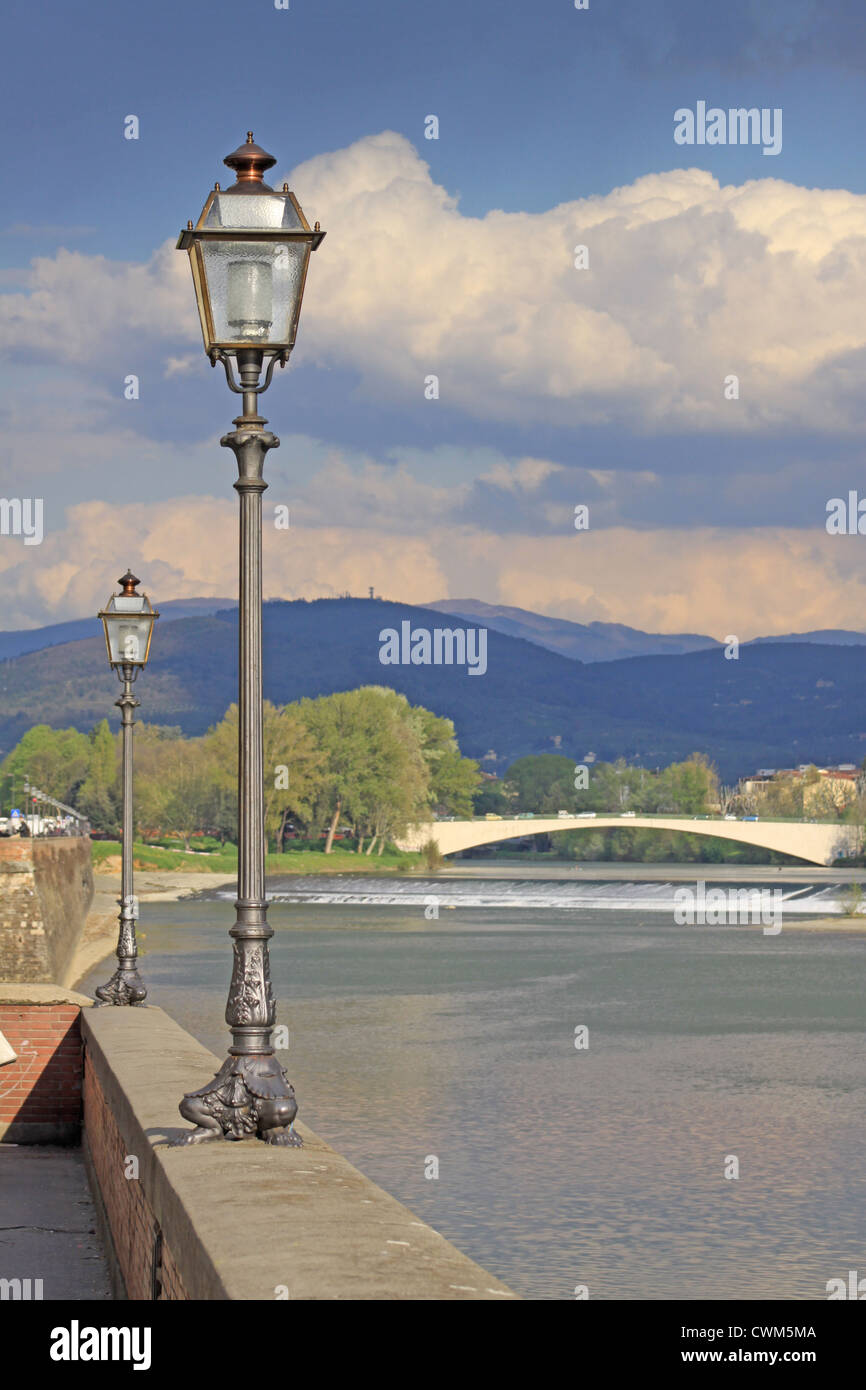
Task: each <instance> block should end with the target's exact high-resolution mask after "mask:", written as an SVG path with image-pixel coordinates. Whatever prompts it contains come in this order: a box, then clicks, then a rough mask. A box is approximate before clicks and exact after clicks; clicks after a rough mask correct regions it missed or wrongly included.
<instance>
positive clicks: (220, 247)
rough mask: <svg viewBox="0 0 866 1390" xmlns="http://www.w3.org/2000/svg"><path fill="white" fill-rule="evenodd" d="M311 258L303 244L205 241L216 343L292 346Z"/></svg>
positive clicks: (298, 242)
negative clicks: (307, 266)
mask: <svg viewBox="0 0 866 1390" xmlns="http://www.w3.org/2000/svg"><path fill="white" fill-rule="evenodd" d="M250 201H251V202H255V199H250ZM308 255H309V244H308V243H307V242H302V241H291V242H276V243H271V242H266V241H218V242H216V241H204V242H202V256H203V259H204V268H205V276H206V278H207V291H208V296H209V299H210V308H211V316H212V318H213V326H214V340H215V341H216V342H218V343H250V344H252V345H254V346H258V347H262V346H266V345H267V344H268V343H288V342H290V341H291V332H292V325H293V323H294V321H295V314H296V310H297V306H298V298H299V296H300V293H301V285H302V283H303V273H304V265H305V263H306V259H307V256H308Z"/></svg>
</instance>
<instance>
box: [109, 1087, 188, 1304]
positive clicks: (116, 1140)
mask: <svg viewBox="0 0 866 1390" xmlns="http://www.w3.org/2000/svg"><path fill="white" fill-rule="evenodd" d="M84 1129H85V1151H86V1154H87V1159H88V1165H89V1167H90V1168H91V1170H92V1173H93V1177H94V1178H95V1184H96V1186H97V1187H98V1189H99V1195H100V1198H101V1208H102V1210H101V1213H100V1215H101V1217H102V1224H103V1228H104V1230H103V1240H104V1242H105V1243H106V1244H107V1243H108V1241H109V1240H110V1242H111V1246H112V1255H113V1258H114V1261H115V1262H116V1264H117V1267H118V1269H119V1271H120V1275H121V1277H122V1279H123V1283H124V1286H125V1288H126V1294H127V1297H128V1298H131V1299H136V1300H144V1301H150V1300H152V1299H154V1298H156V1299H158V1300H160V1301H164V1300H172V1299H184V1298H186V1297H187V1294H186V1292H185V1290H184V1287H183V1281H182V1279H181V1277H180V1274H179V1272H178V1269H177V1265H176V1263H175V1260H174V1256H173V1255H172V1253H171V1250H170V1248H169V1245H168V1242H167V1241H166V1240H165V1238H164V1236H163V1235H162V1232H161V1231H160V1229H159V1223H158V1222H157V1220H156V1218H155V1217H154V1214H153V1212H152V1211H151V1208H150V1206H149V1204H148V1201H147V1197H146V1195H145V1192H144V1188H143V1186H142V1183H141V1181H140V1180H139V1178H138V1177H136V1176H132V1174H133V1173H134V1167H133V1165H132V1164H131V1163H130V1159H131V1158H135V1157H136V1156H135V1155H130V1154H128V1153H127V1152H126V1147H125V1145H124V1143H123V1141H122V1139H121V1136H120V1131H119V1130H118V1128H117V1124H116V1123H115V1118H114V1115H113V1114H112V1112H111V1109H110V1107H109V1106H108V1105H107V1104H106V1101H105V1096H104V1094H103V1090H102V1087H101V1085H100V1083H99V1078H98V1076H97V1074H96V1069H95V1068H94V1067H92V1066H87V1067H86V1068H85V1074H84Z"/></svg>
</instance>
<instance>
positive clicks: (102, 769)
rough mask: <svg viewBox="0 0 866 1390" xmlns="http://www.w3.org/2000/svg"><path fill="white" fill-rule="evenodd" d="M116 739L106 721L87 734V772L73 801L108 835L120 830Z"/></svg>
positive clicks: (93, 824)
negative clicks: (88, 747)
mask: <svg viewBox="0 0 866 1390" xmlns="http://www.w3.org/2000/svg"><path fill="white" fill-rule="evenodd" d="M118 742H119V741H118V740H117V739H116V738H115V736H114V734H112V732H111V729H110V728H109V726H108V720H107V719H102V720H100V722H99V723H98V724H97V725H96V728H95V729H93V730H92V731H91V733H90V735H89V744H90V749H89V757H88V763H87V774H86V776H85V778H84V781H83V782H82V784H81V786H80V788H79V790H78V795H77V798H76V802H75V805H76V809H77V810H79V811H81V812H83V814H84V815H85V816H87V819H88V820H89V821H90V824H91V825H92V826H94V828H95V829H97V830H101V831H103V832H104V833H106V834H108V835H118V834H119V833H120V796H119V789H118V766H117V762H118Z"/></svg>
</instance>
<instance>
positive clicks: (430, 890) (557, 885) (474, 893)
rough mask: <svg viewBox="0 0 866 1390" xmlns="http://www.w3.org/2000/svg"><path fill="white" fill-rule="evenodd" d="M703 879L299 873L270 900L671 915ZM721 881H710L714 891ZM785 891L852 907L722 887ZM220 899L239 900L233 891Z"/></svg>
mask: <svg viewBox="0 0 866 1390" xmlns="http://www.w3.org/2000/svg"><path fill="white" fill-rule="evenodd" d="M703 882H704V881H703V880H702V879H701V876H700V874H699V873H697V874H696V875H695V878H694V881H693V883H691V884H690V883H688V882H686V883H684V882H683V881H682V880H680V881H679V882H676V883H673V882H670V883H667V882H660V883H659V882H652V883H650V882H644V883H642V882H640V880H639V879H637V880H635V881H633V882H626V883H623V882H616V883H601V882H599V883H575V882H562V881H559V880H550V881H548V882H545V881H541V882H539V880H538V879H519V878H516V879H507V880H503V881H492V882H491V881H486V880H476V881H473V880H471V879H462V880H460V881H458V882H454V881H452V880H448V881H443V880H442V879H436V878H429V879H416V878H413V879H412V880H411V881H404V882H397V883H395V882H392V881H391V880H384V879H374V880H373V881H372V882H371V880H370V878H369V877H368V876H367V875H356V876H354V877H353V876H351V875H340V876H334V877H333V878H321V877H319V876H315V877H314V876H310V877H309V878H298V879H292V880H290V881H284V882H283V883H277V884H275V885H274V886H273V891H271V892H270V893H269V894H268V900H269V901H270V902H276V903H304V904H310V905H311V904H317V903H318V904H327V905H332V906H340V905H344V906H347V907H415V908H429V907H432V906H435V907H436V908H437V909H438V910H439V911H448V910H452V909H457V908H473V907H474V908H493V909H496V908H522V909H532V908H537V909H549V908H558V909H560V910H565V911H573V912H580V911H590V910H592V911H597V910H599V909H605V908H608V909H611V910H619V911H621V912H665V913H672V912H674V910H675V908H676V907H677V904H678V903H681V901H682V899H681V898H678V897H677V894H678V893H681V892H682V890H683V889H684V888H691V889H692V891H697V889H698V886H699V885H700V884H702V883H703ZM718 888H719V885H717V884H716V885H709V884H708V885H706V891H707V892H708V893H709V892H710V891H712V890H714V889H718ZM762 890H763V891H764V892H768V891H771V892H773V893H778V894H779V897H778V899H776V901H778V902H779V903H780V904H781V906H782V909H783V911H784V913H785V915H786V916H787V915H789V914H795V913H796V914H797V915H798V916H801V915H802V916H811V917H814V916H831V915H836V914H843V913H846V912H848V911H849V910H850V909H849V908H848V907H847V906H846V904H845V900H844V896H842V897H840V894H844V886H841V885H837V884H831V885H829V886H823V887H822V886H819V885H817V884H808V883H807V884H802V883H801V884H798V885H796V886H793V885H791V884H787V885H786V884H784V883H782V884H780V883H778V882H772V881H771V880H770V879H769V878H768V880H767V883H766V884H756V883H749V884H748V885H740V884H732V883H730V882H728V883H726V884H725V885H724V887H723V888H722V889H721V891H722V892H723V893H724V894H725V897H726V900H727V898H728V895H729V894H731V893H734V894H736V893H740V894H742V893H745V892H748V893H750V894H756V895H757V894H760V893H761V891H762ZM219 896H220V897H223V898H226V899H231V898H233V897H234V894H233V893H232V892H229V891H228V890H226V891H224V892H222V893H220V894H219Z"/></svg>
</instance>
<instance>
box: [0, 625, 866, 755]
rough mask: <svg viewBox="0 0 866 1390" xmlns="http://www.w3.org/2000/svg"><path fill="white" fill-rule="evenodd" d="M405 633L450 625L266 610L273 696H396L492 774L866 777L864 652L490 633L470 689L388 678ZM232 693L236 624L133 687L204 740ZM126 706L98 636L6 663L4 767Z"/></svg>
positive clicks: (202, 636)
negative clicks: (570, 769)
mask: <svg viewBox="0 0 866 1390" xmlns="http://www.w3.org/2000/svg"><path fill="white" fill-rule="evenodd" d="M404 620H408V621H409V622H410V623H412V624H413V625H414V626H416V627H419V626H424V627H427V628H434V627H437V626H439V627H441V626H443V619H442V614H441V612H438V611H436V610H430V609H422V608H414V607H410V606H409V605H406V604H394V603H386V602H383V601H382V600H373V601H370V600H369V599H318V600H315V601H313V602H305V601H303V600H299V601H295V602H291V603H287V602H271V603H267V604H266V605H265V609H264V640H265V695H266V697H267V698H268V699H271V700H273V701H275V702H283V701H288V700H295V699H298V698H299V697H301V696H303V695H321V694H326V693H329V692H330V691H334V690H348V689H352V688H354V687H355V686H358V685H362V684H373V685H389V686H392V687H393V688H394V689H396V690H401V691H403V693H405V694H406V695H407V696H408V698H409V699H410V700H411V701H412V702H413V703H416V704H423V705H426V706H428V707H429V708H430V709H432V710H434V711H435V712H436V713H437V714H441V715H446V716H448V717H449V718H451V719H453V720H454V723H455V726H456V728H457V733H458V737H459V740H460V745H461V748H462V750H463V752H464V753H467V754H468V755H470V756H472V757H476V758H479V759H480V760H482V766H484V767H485V768H487V769H489V770H490V771H502V770H503V769H504V768H505V767H507V766H508V764H509V763H510V762H512V761H513V760H514V759H515V758H517V757H520V756H522V755H523V754H526V753H541V752H550V751H554V750H556V751H561V752H563V753H564V754H566V755H567V756H569V757H574V759H575V761H581V760H582V759H583V758H584V755H585V754H586V753H588V752H593V753H595V754H596V756H597V757H598V758H604V759H610V758H615V757H617V756H619V755H622V756H624V757H627V758H630V759H635V760H638V761H640V762H641V763H643V764H644V765H646V766H649V767H655V766H659V765H663V764H665V763H667V762H670V761H672V760H674V759H679V758H682V757H685V756H687V755H688V754H689V753H690V752H692V751H694V750H696V749H698V750H701V751H704V752H706V753H708V754H709V755H710V756H711V757H712V758H713V759H714V761H715V762H716V763H717V764H718V767H719V770H720V772H721V773H722V775H723V777H725V779H727V780H731V779H733V778H735V777H736V776H738V775H740V774H741V773H746V772H749V771H753V770H754V769H755V768H756V767H758V766H775V767H784V766H790V765H791V764H792V763H798V762H806V761H812V760H815V761H818V762H823V763H827V762H839V761H849V762H858V763H859V762H860V761H861V759H862V758H863V756H864V754H866V659H864V653H863V652H862V650H861V649H860V648H859V647H857V646H825V645H817V644H810V643H802V642H801V643H788V644H786V643H775V642H772V643H755V644H752V645H749V646H744V647H742V648H741V649H740V657H739V660H738V661H727V660H725V658H724V656H723V653H722V651H721V650H719V649H714V648H709V649H706V650H703V651H697V652H690V653H684V654H682V655H679V656H642V657H631V658H628V659H626V660H619V661H605V662H596V663H593V664H583V663H581V662H579V661H576V660H574V659H573V658H570V657H565V656H562V655H559V654H557V653H555V652H551V651H548V650H546V649H545V648H543V647H540V646H536V645H533V644H531V643H529V642H527V641H524V640H523V639H520V638H516V637H510V636H508V635H507V634H505V633H499V632H496V631H492V630H491V631H490V632H489V635H488V654H487V672H486V674H485V675H483V676H470V675H468V674H467V672H466V669H465V668H460V667H456V666H412V665H408V666H402V665H396V666H390V665H389V666H383V665H382V664H381V663H380V661H379V648H380V643H379V632H380V631H381V630H382V629H384V628H388V627H391V628H396V629H398V630H399V628H400V624H401V622H403V621H404ZM447 625H448V626H451V627H459V626H467V624H461V623H460V622H459V621H458V620H456V619H454V620H451V621H450V622H449V623H448V624H447ZM468 626H472V624H468ZM236 681H237V612H236V610H229V611H225V610H223V611H221V612H218V613H214V614H209V615H204V616H199V617H193V618H182V619H177V620H175V621H173V622H171V623H170V624H168V625H167V626H165V627H162V628H159V629H158V630H157V632H156V635H155V636H154V645H153V654H152V660H151V665H150V666H149V667H148V669H147V671H146V672H145V673H144V675H143V676H142V677H141V678H140V680H139V682H138V684H137V686H136V691H137V693H138V695H139V696H140V698H141V700H142V708H141V711H140V718H142V719H145V720H147V721H148V722H150V723H160V724H169V725H179V726H180V727H181V728H182V729H183V730H184V732H185V733H187V734H200V733H203V732H204V731H205V730H206V729H207V728H208V727H209V726H210V725H212V724H213V723H215V722H216V721H217V720H218V719H219V718H220V717H221V716H222V715H223V713H224V712H225V710H226V708H227V707H228V705H229V704H231V703H232V702H233V701H234V700H235V699H236ZM117 694H118V685H117V681H116V679H115V677H114V676H113V675H112V673H111V671H110V670H109V668H108V666H107V665H106V661H105V649H104V644H103V642H102V638H101V636H99V635H98V634H97V635H96V636H94V637H91V638H88V639H86V640H84V641H77V642H70V643H66V644H65V645H63V646H56V647H48V648H45V649H43V650H42V651H38V652H31V653H27V654H25V655H22V656H18V657H15V658H13V659H11V660H8V661H5V662H2V663H0V752H6V751H8V750H9V748H10V747H12V746H13V745H14V744H15V742H16V741H17V739H18V738H19V737H20V736H21V734H22V733H23V732H24V730H25V729H27V728H29V727H30V725H31V724H34V723H39V722H45V723H48V724H52V725H54V726H55V727H61V726H65V725H69V724H72V725H74V726H75V727H77V728H80V729H85V730H86V729H89V728H91V727H92V726H93V724H95V723H96V722H97V721H98V720H99V719H102V718H103V717H104V716H106V715H108V716H109V717H111V718H112V719H114V717H115V715H116V711H115V709H114V706H113V701H114V700H115V699H116V698H117Z"/></svg>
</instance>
